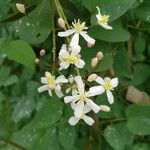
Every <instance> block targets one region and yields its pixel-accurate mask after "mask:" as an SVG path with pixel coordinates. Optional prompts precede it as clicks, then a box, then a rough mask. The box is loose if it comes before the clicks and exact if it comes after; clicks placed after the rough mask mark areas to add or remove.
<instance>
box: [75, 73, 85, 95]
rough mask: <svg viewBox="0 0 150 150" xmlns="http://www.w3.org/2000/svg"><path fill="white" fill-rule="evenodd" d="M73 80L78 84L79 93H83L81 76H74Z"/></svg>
mask: <svg viewBox="0 0 150 150" xmlns="http://www.w3.org/2000/svg"><path fill="white" fill-rule="evenodd" d="M75 81H76V84H77V86H78V91H79V92H80V93H84V83H83V81H82V79H81V76H76V77H75Z"/></svg>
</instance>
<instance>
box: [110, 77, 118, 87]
mask: <svg viewBox="0 0 150 150" xmlns="http://www.w3.org/2000/svg"><path fill="white" fill-rule="evenodd" d="M110 82H111V85H112V86H113V87H116V86H117V85H118V83H119V81H118V78H113V79H112V80H111V81H110Z"/></svg>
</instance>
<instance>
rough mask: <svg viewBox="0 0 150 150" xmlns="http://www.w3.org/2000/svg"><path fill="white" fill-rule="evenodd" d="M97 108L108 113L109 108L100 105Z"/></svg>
mask: <svg viewBox="0 0 150 150" xmlns="http://www.w3.org/2000/svg"><path fill="white" fill-rule="evenodd" d="M99 107H100V109H101V110H102V111H104V112H110V108H109V107H108V106H106V105H100V106H99Z"/></svg>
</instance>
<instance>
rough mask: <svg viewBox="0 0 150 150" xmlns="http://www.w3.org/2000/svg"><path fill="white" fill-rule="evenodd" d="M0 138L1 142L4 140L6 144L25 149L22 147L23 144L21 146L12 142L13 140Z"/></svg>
mask: <svg viewBox="0 0 150 150" xmlns="http://www.w3.org/2000/svg"><path fill="white" fill-rule="evenodd" d="M0 140H1V141H3V142H5V143H6V144H10V145H12V146H14V147H16V148H18V149H20V150H27V149H26V148H25V147H23V146H21V145H18V144H17V143H15V142H13V141H10V140H8V139H5V138H1V137H0Z"/></svg>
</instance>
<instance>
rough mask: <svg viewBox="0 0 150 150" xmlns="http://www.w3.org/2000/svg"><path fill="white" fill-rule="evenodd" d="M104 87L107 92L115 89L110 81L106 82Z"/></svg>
mask: <svg viewBox="0 0 150 150" xmlns="http://www.w3.org/2000/svg"><path fill="white" fill-rule="evenodd" d="M103 86H104V88H105V90H111V89H112V88H113V87H112V85H111V83H110V81H109V80H105V83H104V85H103Z"/></svg>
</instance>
